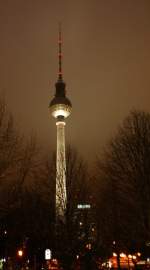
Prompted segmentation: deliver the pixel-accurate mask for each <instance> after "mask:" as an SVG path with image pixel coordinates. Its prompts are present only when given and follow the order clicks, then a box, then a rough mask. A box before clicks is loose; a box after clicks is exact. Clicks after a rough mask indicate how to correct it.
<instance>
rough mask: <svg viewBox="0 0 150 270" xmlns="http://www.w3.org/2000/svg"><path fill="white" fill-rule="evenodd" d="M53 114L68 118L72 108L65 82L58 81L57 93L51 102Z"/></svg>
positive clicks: (50, 106) (56, 116) (57, 116)
mask: <svg viewBox="0 0 150 270" xmlns="http://www.w3.org/2000/svg"><path fill="white" fill-rule="evenodd" d="M49 108H50V111H51V114H52V116H53V117H55V118H67V117H68V116H69V115H70V113H71V110H72V105H71V102H70V100H69V99H68V98H67V97H66V93H65V83H64V82H63V81H58V82H57V83H56V94H55V96H54V98H53V99H52V101H51V102H50V104H49Z"/></svg>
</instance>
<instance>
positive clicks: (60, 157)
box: [56, 120, 67, 220]
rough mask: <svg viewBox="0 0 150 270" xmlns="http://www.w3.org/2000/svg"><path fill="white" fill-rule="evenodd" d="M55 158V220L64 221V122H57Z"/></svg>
mask: <svg viewBox="0 0 150 270" xmlns="http://www.w3.org/2000/svg"><path fill="white" fill-rule="evenodd" d="M56 126H57V156H56V218H59V219H62V220H64V219H65V211H66V202H67V194H66V155H65V121H64V120H63V121H59V120H58V121H57V122H56Z"/></svg>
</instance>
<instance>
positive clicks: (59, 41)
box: [58, 23, 62, 81]
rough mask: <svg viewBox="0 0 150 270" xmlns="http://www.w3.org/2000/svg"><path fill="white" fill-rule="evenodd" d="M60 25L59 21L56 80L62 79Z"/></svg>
mask: <svg viewBox="0 0 150 270" xmlns="http://www.w3.org/2000/svg"><path fill="white" fill-rule="evenodd" d="M61 29H62V27H61V23H59V36H58V61H59V62H58V64H59V69H58V80H61V81H62V30H61Z"/></svg>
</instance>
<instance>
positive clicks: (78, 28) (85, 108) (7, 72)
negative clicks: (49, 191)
mask: <svg viewBox="0 0 150 270" xmlns="http://www.w3.org/2000/svg"><path fill="white" fill-rule="evenodd" d="M60 21H61V22H62V28H63V31H62V32H63V73H64V76H63V77H64V80H65V82H66V84H67V96H68V97H69V99H70V100H71V102H72V105H73V110H72V114H71V116H70V117H69V119H68V120H67V125H66V140H67V142H68V143H71V144H72V145H74V146H75V147H76V148H77V149H78V151H79V152H80V153H81V154H83V155H84V157H87V159H88V158H89V157H90V158H91V157H92V158H93V159H94V157H95V155H96V154H97V153H98V152H101V150H102V148H103V146H105V144H106V142H107V141H108V140H109V139H110V138H111V136H112V135H113V134H114V133H115V132H116V130H117V127H118V125H119V124H120V123H121V121H122V120H123V118H124V117H126V116H127V115H128V113H129V111H130V110H132V109H141V110H146V111H150V89H149V88H150V74H149V73H150V1H149V0H147V1H146V0H120V1H119V0H76V1H72V0H61V1H59V0H55V1H52V0H41V1H40V0H13V1H12V0H0V90H1V91H2V93H4V95H5V97H6V101H7V103H8V106H9V109H10V111H11V112H12V113H13V114H14V118H15V119H16V122H17V125H18V126H19V128H20V130H21V131H22V132H25V133H26V134H27V133H28V134H29V133H30V132H31V131H34V132H35V133H36V134H37V137H38V140H39V142H40V143H41V145H42V146H43V148H46V149H47V150H48V149H49V151H50V152H51V149H55V146H56V127H55V120H54V119H52V117H51V115H50V113H49V111H48V104H49V102H50V100H51V99H52V97H53V95H54V91H55V87H54V84H55V82H56V80H57V70H58V59H57V39H58V22H60Z"/></svg>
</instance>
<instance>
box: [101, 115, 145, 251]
mask: <svg viewBox="0 0 150 270" xmlns="http://www.w3.org/2000/svg"><path fill="white" fill-rule="evenodd" d="M96 179H98V181H99V189H100V192H99V195H98V197H99V198H98V205H99V207H98V209H99V210H98V211H100V217H101V219H100V222H99V226H100V227H101V230H102V235H103V236H104V238H105V241H106V239H107V240H109V241H110V243H112V242H113V241H114V240H115V241H116V242H118V243H119V245H120V246H122V247H124V248H129V247H130V246H133V245H134V246H136V245H137V246H138V245H139V246H140V244H141V243H144V242H146V241H149V239H150V235H149V231H150V230H149V229H150V215H149V213H150V114H149V113H145V112H141V111H133V112H131V113H130V115H129V116H128V117H127V118H126V119H125V120H124V122H123V124H122V125H121V126H120V127H119V129H118V132H117V134H116V136H114V138H112V140H111V141H110V143H109V144H108V145H107V148H106V149H105V152H104V156H103V157H101V158H98V160H97V177H96ZM102 222H104V224H105V227H104V226H102V224H101V223H102Z"/></svg>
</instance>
